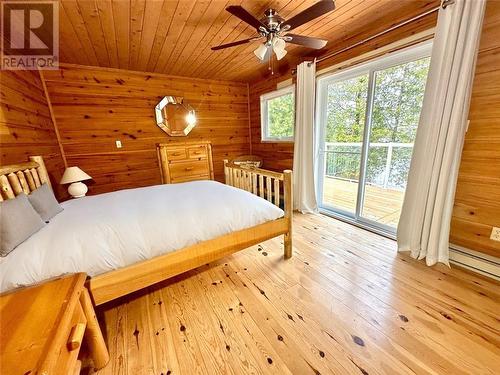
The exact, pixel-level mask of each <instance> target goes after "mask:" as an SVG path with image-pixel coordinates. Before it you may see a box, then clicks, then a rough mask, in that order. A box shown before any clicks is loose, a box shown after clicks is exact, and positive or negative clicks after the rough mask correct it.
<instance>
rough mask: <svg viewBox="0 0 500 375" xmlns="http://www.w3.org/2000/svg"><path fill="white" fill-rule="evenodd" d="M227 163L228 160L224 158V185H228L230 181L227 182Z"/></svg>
mask: <svg viewBox="0 0 500 375" xmlns="http://www.w3.org/2000/svg"><path fill="white" fill-rule="evenodd" d="M228 163H229V160H227V159H224V183H225V184H226V185H230V183H229V168H228V167H227V164H228Z"/></svg>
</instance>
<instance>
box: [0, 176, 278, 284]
mask: <svg viewBox="0 0 500 375" xmlns="http://www.w3.org/2000/svg"><path fill="white" fill-rule="evenodd" d="M62 205H63V207H64V211H62V212H61V213H59V214H58V215H57V216H56V217H54V218H53V219H52V220H51V222H50V223H49V224H47V225H46V226H45V227H44V228H42V229H41V230H40V231H39V232H38V233H36V234H34V235H33V236H32V237H30V238H29V239H28V240H26V241H25V242H24V243H22V244H21V245H20V246H18V247H17V248H16V249H15V250H14V251H12V252H11V253H10V254H9V255H8V256H7V257H5V258H3V259H1V262H0V291H6V290H9V289H12V288H15V287H18V286H22V285H29V284H33V283H36V282H39V281H42V280H45V279H48V278H51V277H55V276H59V275H61V274H64V273H69V272H86V273H87V274H88V275H90V276H95V275H98V274H101V273H103V272H107V271H110V270H114V269H117V268H120V267H125V266H127V265H130V264H132V263H136V262H140V261H142V260H145V259H149V258H152V257H155V256H158V255H161V254H165V253H168V252H171V251H174V250H177V249H181V248H183V247H186V246H189V245H192V244H194V243H197V242H200V241H205V240H208V239H211V238H215V237H218V236H221V235H224V234H227V233H230V232H233V231H237V230H240V229H244V228H248V227H251V226H254V225H257V224H261V223H264V222H266V221H270V220H275V219H278V218H280V217H282V216H283V211H282V210H281V209H279V208H278V207H276V206H274V205H273V204H271V203H269V202H268V201H266V200H264V199H262V198H259V197H257V196H255V195H253V194H250V193H248V192H246V191H243V190H240V189H236V188H233V187H231V186H227V185H224V184H221V183H218V182H214V181H196V182H188V183H183V184H175V185H158V186H151V187H147V188H140V189H130V190H121V191H117V192H113V193H108V194H101V195H95V196H90V197H84V198H80V199H75V200H70V201H67V202H64V203H63V204H62Z"/></svg>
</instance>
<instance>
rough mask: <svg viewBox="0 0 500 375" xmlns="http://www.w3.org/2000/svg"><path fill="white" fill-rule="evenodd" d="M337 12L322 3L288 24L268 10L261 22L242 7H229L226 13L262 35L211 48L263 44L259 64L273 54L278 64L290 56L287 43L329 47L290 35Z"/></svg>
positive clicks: (327, 2) (325, 1) (328, 3)
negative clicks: (326, 14)
mask: <svg viewBox="0 0 500 375" xmlns="http://www.w3.org/2000/svg"><path fill="white" fill-rule="evenodd" d="M334 9H335V3H334V1H333V0H322V1H319V2H317V3H316V4H314V5H312V6H310V7H309V8H307V9H305V10H303V11H302V12H300V13H299V14H297V15H295V16H293V17H292V18H290V19H289V20H284V19H283V18H282V17H280V16H279V15H278V13H277V12H276V10H274V9H268V10H266V11H265V12H264V15H265V17H263V18H261V19H260V20H258V19H257V18H255V17H254V16H253V15H252V14H250V13H249V12H248V11H246V10H245V9H244V8H243V7H241V6H239V5H231V6H229V7H227V8H226V10H227V11H228V12H229V13H231V14H233V15H235V16H236V17H238V18H239V19H241V20H242V21H244V22H246V23H248V24H249V25H250V26H253V27H255V29H256V31H257V33H258V34H259V35H257V36H255V37H252V38H248V39H242V40H237V41H235V42H231V43H227V44H221V45H220V46H215V47H212V50H214V51H216V50H220V49H223V48H229V47H234V46H239V45H240V44H245V43H250V42H255V41H258V40H263V41H264V42H263V43H262V44H260V45H259V47H257V49H256V50H255V51H254V53H255V56H257V57H258V58H259V60H261V61H264V60H266V59H267V58H268V57H270V56H271V54H272V52H274V53H275V54H276V58H277V59H278V60H281V59H282V58H283V57H285V55H286V53H287V51H286V50H285V47H286V42H288V43H293V44H298V45H301V46H304V47H308V48H314V49H321V48H323V47H324V46H325V45H326V43H327V41H326V40H323V39H318V38H312V37H308V36H303V35H297V34H290V33H289V31H291V30H293V29H295V28H297V27H299V26H301V25H303V24H305V23H307V22H309V21H311V20H313V19H315V18H318V17H320V16H322V15H323V14H325V13H328V12H331V11H332V10H334Z"/></svg>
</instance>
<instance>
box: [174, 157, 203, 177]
mask: <svg viewBox="0 0 500 375" xmlns="http://www.w3.org/2000/svg"><path fill="white" fill-rule="evenodd" d="M205 174H209V167H208V162H207V160H189V161H185V162H176V163H170V178H171V179H172V182H174V180H176V179H179V178H181V177H191V176H200V175H205Z"/></svg>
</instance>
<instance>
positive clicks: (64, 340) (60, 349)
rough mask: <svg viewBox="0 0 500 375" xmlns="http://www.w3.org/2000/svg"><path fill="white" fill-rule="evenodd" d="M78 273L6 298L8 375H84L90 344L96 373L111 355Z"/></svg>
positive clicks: (2, 306)
mask: <svg viewBox="0 0 500 375" xmlns="http://www.w3.org/2000/svg"><path fill="white" fill-rule="evenodd" d="M85 279H86V275H85V274H84V273H77V274H73V275H69V276H64V277H61V278H57V279H53V280H49V281H47V282H44V283H43V284H38V285H34V286H30V287H26V288H22V289H17V290H14V291H12V292H8V293H5V294H2V295H0V327H1V332H0V369H1V371H2V373H4V374H12V375H15V374H47V375H49V374H50V375H52V374H65V375H66V374H78V373H79V371H80V366H81V362H80V361H79V360H78V354H79V352H80V347H81V345H82V340H83V339H85V341H86V344H87V347H88V350H89V354H90V356H91V358H92V359H93V362H94V367H95V368H102V367H104V366H105V365H106V363H107V362H108V361H109V354H108V350H107V348H106V344H105V342H104V338H103V336H102V333H101V330H100V327H99V323H98V322H97V318H96V315H95V311H94V307H93V305H92V301H91V299H90V295H89V293H88V291H87V289H86V288H85V286H84V284H85Z"/></svg>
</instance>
